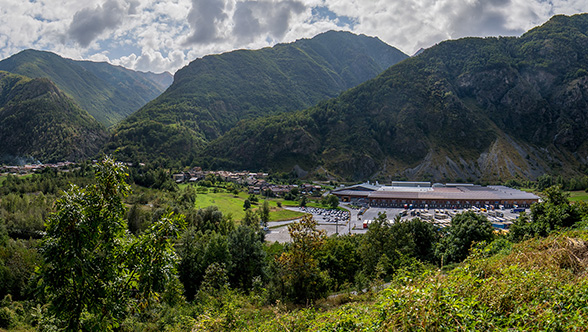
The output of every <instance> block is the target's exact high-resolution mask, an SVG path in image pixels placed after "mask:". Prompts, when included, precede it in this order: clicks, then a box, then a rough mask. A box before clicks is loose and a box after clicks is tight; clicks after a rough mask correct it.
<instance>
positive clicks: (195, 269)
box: [179, 227, 232, 300]
mask: <svg viewBox="0 0 588 332" xmlns="http://www.w3.org/2000/svg"><path fill="white" fill-rule="evenodd" d="M180 243H181V246H180V248H181V249H180V252H179V253H180V256H181V258H182V259H181V261H180V266H179V271H180V281H181V282H182V284H183V285H184V292H185V295H186V298H187V299H188V300H192V299H193V298H194V296H195V295H196V294H197V293H198V289H199V288H200V285H201V284H202V282H203V281H204V275H205V273H206V269H207V268H208V267H209V266H210V265H211V264H213V263H218V264H223V265H224V266H231V264H232V263H231V253H230V251H229V245H228V240H227V235H225V234H221V233H219V232H216V231H211V230H207V231H206V232H201V231H198V230H196V229H195V228H193V227H191V228H189V229H188V230H187V231H186V232H184V234H183V235H182V239H181V242H180Z"/></svg>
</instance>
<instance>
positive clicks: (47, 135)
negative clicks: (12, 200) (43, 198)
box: [0, 71, 106, 163]
mask: <svg viewBox="0 0 588 332" xmlns="http://www.w3.org/2000/svg"><path fill="white" fill-rule="evenodd" d="M105 140H106V132H105V129H104V127H103V126H102V125H100V124H99V123H98V122H97V121H96V120H95V119H94V118H93V117H92V116H90V115H89V114H88V112H86V111H84V110H82V109H80V108H79V107H78V106H77V105H76V103H74V102H73V100H71V98H69V97H67V96H66V95H65V94H64V93H63V92H62V91H60V90H59V89H58V88H57V87H56V86H55V85H54V84H53V83H52V82H51V81H49V80H48V79H46V78H37V79H31V78H28V77H24V76H20V75H15V74H11V73H7V72H2V71H0V142H1V144H0V162H2V161H5V162H10V163H12V162H14V161H15V160H18V159H22V158H28V159H30V158H32V159H35V160H40V161H42V162H54V161H64V160H79V159H83V158H88V157H91V156H93V155H94V154H96V153H97V152H98V150H99V149H100V147H101V146H102V144H104V142H105Z"/></svg>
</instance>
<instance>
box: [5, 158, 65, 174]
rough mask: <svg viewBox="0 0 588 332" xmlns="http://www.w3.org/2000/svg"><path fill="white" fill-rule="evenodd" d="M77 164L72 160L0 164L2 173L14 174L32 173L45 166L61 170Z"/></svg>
mask: <svg viewBox="0 0 588 332" xmlns="http://www.w3.org/2000/svg"><path fill="white" fill-rule="evenodd" d="M71 165H75V163H74V162H71V161H62V162H58V163H54V164H30V165H19V166H0V174H3V175H4V174H12V175H17V174H18V175H22V174H30V173H34V172H40V171H42V170H43V169H45V168H55V169H59V170H64V169H67V168H69V166H71Z"/></svg>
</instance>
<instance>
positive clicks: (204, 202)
mask: <svg viewBox="0 0 588 332" xmlns="http://www.w3.org/2000/svg"><path fill="white" fill-rule="evenodd" d="M248 197H249V195H247V194H246V193H239V195H236V196H235V195H233V194H232V193H212V192H211V193H208V194H203V193H200V194H197V195H196V203H195V206H196V208H198V209H203V208H206V207H207V206H211V205H216V206H218V208H219V210H220V211H221V212H222V213H223V214H224V215H228V214H231V215H232V216H233V220H235V221H239V220H242V219H243V217H245V211H244V210H243V202H245V200H246V199H247V198H248ZM278 201H280V200H277V201H276V200H274V199H270V200H269V204H270V209H271V210H270V221H280V220H290V219H296V218H300V217H302V216H303V215H304V214H303V213H300V212H296V211H290V210H285V209H282V208H279V207H278V203H277V202H278ZM262 205H263V200H262V199H260V200H259V202H258V203H255V204H253V205H252V206H251V207H252V208H253V210H254V211H255V210H257V209H258V208H261V207H262Z"/></svg>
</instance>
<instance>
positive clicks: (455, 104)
mask: <svg viewBox="0 0 588 332" xmlns="http://www.w3.org/2000/svg"><path fill="white" fill-rule="evenodd" d="M587 136H588V15H574V16H571V17H568V16H563V15H560V16H554V17H553V18H552V19H551V20H550V21H548V22H547V23H545V24H544V25H542V26H540V27H537V28H534V29H532V30H530V31H528V32H527V33H525V34H524V35H522V36H521V37H508V38H503V37H501V38H464V39H459V40H449V41H445V42H442V43H440V44H439V45H436V46H434V47H431V48H429V49H427V50H425V51H423V52H422V53H420V54H419V55H417V56H415V57H412V58H410V59H407V60H405V61H403V62H401V63H399V64H397V65H395V66H392V67H391V68H389V69H388V70H386V71H385V72H384V73H382V74H381V75H379V76H378V77H377V78H375V79H373V80H370V81H368V82H366V83H364V84H361V85H359V86H358V87H355V88H352V89H350V90H348V91H346V92H345V93H343V94H342V95H341V96H339V97H337V98H335V99H331V100H329V101H327V102H322V103H320V104H319V105H317V106H315V107H312V108H309V109H307V110H303V111H300V112H296V113H290V114H287V115H281V116H274V117H265V118H258V119H253V120H250V121H246V122H242V123H239V124H238V125H237V126H236V127H235V128H233V129H232V130H231V131H229V132H228V133H226V134H225V135H224V136H223V137H221V138H219V139H218V140H216V141H213V142H212V143H211V144H210V145H209V146H207V148H206V150H205V151H204V152H203V153H202V154H201V161H202V162H203V163H205V164H208V165H210V166H214V167H239V168H252V169H258V168H260V169H268V170H270V169H271V170H282V171H288V170H291V169H292V168H293V167H295V166H296V165H298V168H302V169H303V170H306V171H311V172H312V171H314V172H322V173H324V172H325V171H326V172H327V173H329V174H331V175H334V176H337V177H342V178H346V179H349V180H365V179H369V178H372V179H383V180H392V179H418V180H431V181H443V180H446V181H460V180H471V181H473V180H478V179H483V180H487V181H503V180H506V179H512V178H520V179H529V178H531V179H532V178H536V177H538V176H540V175H542V174H544V173H551V174H561V175H564V176H566V175H567V176H573V175H580V174H585V173H586V171H587V169H588V167H587V161H588V140H587V138H588V137H587Z"/></svg>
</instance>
